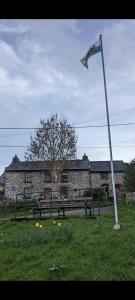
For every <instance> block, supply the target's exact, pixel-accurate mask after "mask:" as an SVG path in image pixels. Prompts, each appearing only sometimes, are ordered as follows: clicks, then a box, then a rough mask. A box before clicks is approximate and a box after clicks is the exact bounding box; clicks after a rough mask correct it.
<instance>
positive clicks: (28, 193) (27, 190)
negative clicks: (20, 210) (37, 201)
mask: <svg viewBox="0 0 135 300" xmlns="http://www.w3.org/2000/svg"><path fill="white" fill-rule="evenodd" d="M31 197H32V188H25V189H24V198H27V199H30V198H31Z"/></svg>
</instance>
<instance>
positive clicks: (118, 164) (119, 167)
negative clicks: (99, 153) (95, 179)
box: [90, 160, 127, 172]
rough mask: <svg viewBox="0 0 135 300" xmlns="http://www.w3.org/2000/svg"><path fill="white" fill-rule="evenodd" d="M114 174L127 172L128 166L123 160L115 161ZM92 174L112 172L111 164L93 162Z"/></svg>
mask: <svg viewBox="0 0 135 300" xmlns="http://www.w3.org/2000/svg"><path fill="white" fill-rule="evenodd" d="M113 165H114V172H125V171H126V168H127V166H126V164H125V163H124V162H123V160H115V161H114V162H113ZM90 170H91V172H111V163H110V161H91V162H90Z"/></svg>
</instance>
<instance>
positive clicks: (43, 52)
mask: <svg viewBox="0 0 135 300" xmlns="http://www.w3.org/2000/svg"><path fill="white" fill-rule="evenodd" d="M92 24H95V25H93V26H92ZM89 25H90V31H89V30H88V26H89ZM96 25H97V26H96ZM101 27H102V33H103V46H104V57H105V67H106V79H107V91H108V103H109V110H110V120H111V122H112V123H114V122H116V123H119V122H120V121H122V122H124V121H126V122H127V121H128V120H130V121H133V120H134V113H127V114H126V113H123V114H120V115H118V114H117V115H116V116H115V115H111V114H113V113H117V112H118V111H121V110H124V109H129V108H132V107H134V106H135V105H134V93H135V75H134V74H135V64H134V53H135V39H134V37H135V21H134V20H112V21H111V22H110V21H109V20H108V21H107V20H106V22H102V21H101V20H97V21H96V20H93V21H92V20H87V22H86V21H85V20H1V21H0V33H1V36H0V99H1V109H0V120H1V126H5V127H6V126H7V127H8V126H11V127H17V126H19V127H20V126H22V127H23V126H28V127H31V126H32V127H35V126H38V125H39V120H40V118H46V117H48V116H49V115H50V114H52V113H55V112H58V114H59V115H61V114H63V115H65V116H67V118H68V120H69V122H71V123H74V124H76V123H79V122H83V121H84V122H85V121H86V120H91V121H90V122H88V123H84V124H83V123H81V125H87V124H89V123H90V124H91V123H92V124H105V123H106V110H105V97H104V86H103V74H102V63H101V55H100V53H99V54H97V55H96V56H93V57H91V58H90V60H89V70H88V71H87V70H86V69H85V68H84V67H83V66H82V65H81V63H80V59H81V58H82V57H83V55H84V54H85V53H86V51H87V50H88V49H87V45H89V46H90V44H89V43H93V42H94V39H97V37H98V35H99V33H100V32H101ZM86 28H87V30H86ZM92 120H93V121H92ZM111 131H112V140H113V143H116V142H117V143H118V142H119V143H121V142H122V140H124V139H125V135H126V139H127V140H128V139H129V140H130V141H133V142H134V127H124V128H122V127H121V128H115V129H114V128H113V129H111ZM15 133H17V132H15ZM7 134H10V132H7ZM12 134H13V132H12ZM78 134H79V143H80V144H81V143H83V144H84V145H87V146H90V145H94V144H95V145H97V146H98V145H101V144H103V143H107V142H108V136H107V130H103V129H100V130H99V129H98V130H97V129H92V130H91V129H88V130H82V131H81V129H78ZM0 135H2V133H1V132H0ZM5 140H6V138H3V140H2V138H1V143H2V142H4V143H5ZM28 142H29V135H26V136H25V135H20V138H19V136H16V137H12V138H11V139H10V138H9V137H7V143H10V144H13V143H15V144H16V143H17V144H19V143H20V144H25V143H28ZM16 150H17V151H18V153H20V155H21V158H22V159H23V149H16ZM84 150H85V149H84ZM87 150H88V149H87ZM100 150H101V149H100ZM100 150H99V149H95V150H93V149H91V150H88V154H90V157H94V159H95V160H96V159H105V158H107V159H109V152H107V150H101V151H100ZM82 151H83V150H81V149H80V150H78V156H79V157H81V155H82ZM92 151H93V152H92ZM0 152H1V154H0V155H2V157H3V160H4V161H5V160H7V159H9V157H10V158H11V156H12V155H11V154H13V153H14V149H8V150H7V149H5V151H3V150H2V149H0ZM113 152H114V157H115V158H116V159H117V157H118V159H119V158H120V157H121V159H127V160H128V157H129V158H130V157H131V156H132V155H133V154H134V152H133V149H126V150H120V151H118V149H113ZM92 153H93V155H92ZM6 158H7V159H6Z"/></svg>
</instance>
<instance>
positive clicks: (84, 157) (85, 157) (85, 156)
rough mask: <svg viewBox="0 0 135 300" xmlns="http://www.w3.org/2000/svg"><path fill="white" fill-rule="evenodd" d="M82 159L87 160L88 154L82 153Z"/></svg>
mask: <svg viewBox="0 0 135 300" xmlns="http://www.w3.org/2000/svg"><path fill="white" fill-rule="evenodd" d="M82 160H88V161H89V159H88V156H87V155H86V154H85V153H84V155H83V157H82Z"/></svg>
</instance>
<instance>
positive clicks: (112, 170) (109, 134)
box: [100, 34, 120, 229]
mask: <svg viewBox="0 0 135 300" xmlns="http://www.w3.org/2000/svg"><path fill="white" fill-rule="evenodd" d="M100 42H101V56H102V66H103V78H104V89H105V103H106V115H107V127H108V138H109V148H110V162H111V174H112V190H113V199H114V210H115V225H114V229H119V228H120V225H119V223H118V209H117V200H116V189H115V180H114V167H113V156H112V144H111V131H110V121H109V109H108V100H107V89H106V76H105V65H104V54H103V44H102V35H101V34H100Z"/></svg>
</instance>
